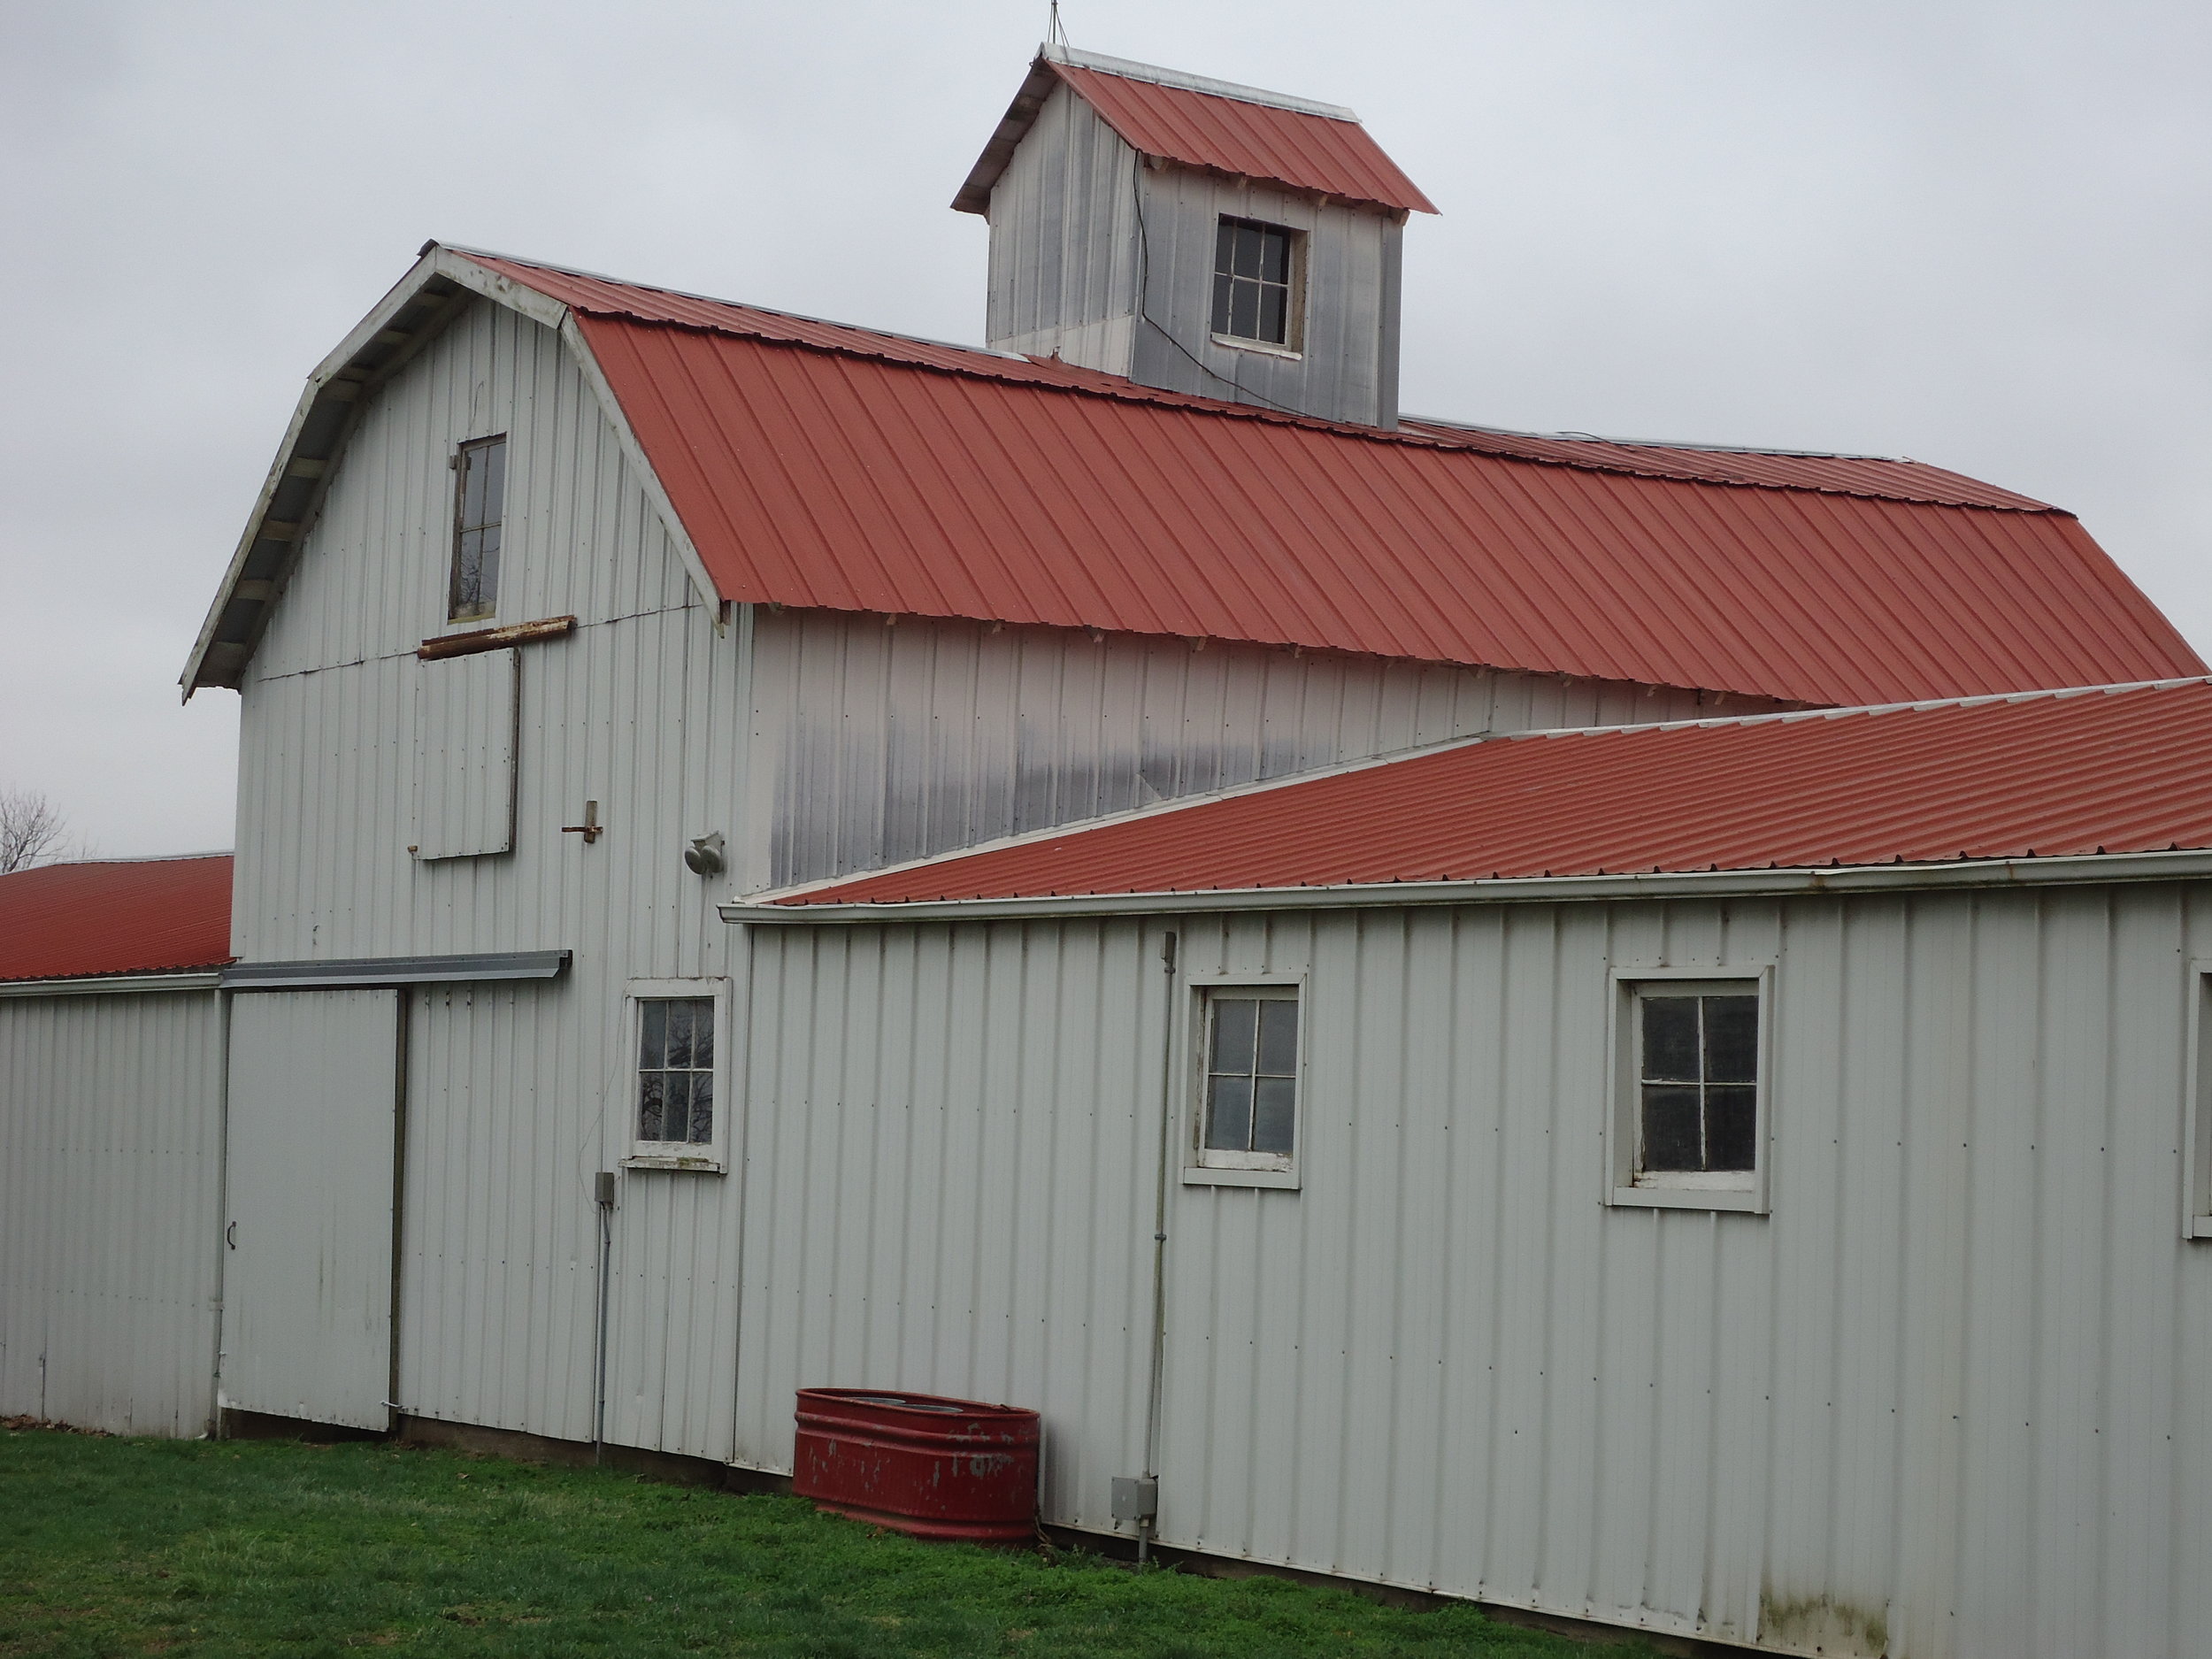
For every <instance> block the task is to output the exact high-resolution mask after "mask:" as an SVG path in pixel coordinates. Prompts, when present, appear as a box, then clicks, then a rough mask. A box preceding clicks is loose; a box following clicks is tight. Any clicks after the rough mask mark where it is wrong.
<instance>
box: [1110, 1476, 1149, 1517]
mask: <svg viewBox="0 0 2212 1659" xmlns="http://www.w3.org/2000/svg"><path fill="white" fill-rule="evenodd" d="M1159 1513H1160V1483H1159V1482H1158V1481H1156V1480H1153V1479H1148V1478H1147V1477H1146V1476H1143V1475H1116V1476H1115V1477H1114V1519H1116V1520H1117V1521H1149V1520H1152V1519H1154V1518H1155V1517H1157V1516H1158V1515H1159Z"/></svg>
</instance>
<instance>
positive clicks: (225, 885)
mask: <svg viewBox="0 0 2212 1659" xmlns="http://www.w3.org/2000/svg"><path fill="white" fill-rule="evenodd" d="M230 864H231V859H230V855H229V854H228V853H203V854H197V855H195V856H190V857H184V858H129V859H122V858H101V859H93V860H88V861H87V862H85V863H81V864H41V865H39V866H38V867H37V868H36V869H35V870H19V871H17V872H15V873H14V874H13V875H6V876H0V983H4V982H6V981H9V980H22V979H88V978H91V977H94V976H110V975H116V974H140V973H176V972H185V971H188V970H194V969H214V968H219V967H221V966H222V965H223V964H225V963H227V962H228V961H229V960H230Z"/></svg>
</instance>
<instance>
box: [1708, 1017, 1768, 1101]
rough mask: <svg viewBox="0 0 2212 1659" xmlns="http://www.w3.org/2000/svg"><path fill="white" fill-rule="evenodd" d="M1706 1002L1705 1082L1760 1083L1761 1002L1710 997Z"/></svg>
mask: <svg viewBox="0 0 2212 1659" xmlns="http://www.w3.org/2000/svg"><path fill="white" fill-rule="evenodd" d="M1704 1001H1705V1080H1706V1081H1707V1082H1709V1083H1755V1082H1757V1081H1758V1079H1759V999H1758V998H1757V997H1755V996H1709V997H1707V998H1705V999H1704Z"/></svg>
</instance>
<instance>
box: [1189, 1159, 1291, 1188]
mask: <svg viewBox="0 0 2212 1659" xmlns="http://www.w3.org/2000/svg"><path fill="white" fill-rule="evenodd" d="M1304 1184H1305V1183H1304V1182H1303V1181H1302V1179H1300V1177H1299V1174H1298V1171H1296V1170H1223V1169H1216V1168H1214V1167H1213V1165H1211V1164H1187V1165H1185V1166H1184V1169H1183V1185H1184V1186H1186V1187H1274V1188H1276V1189H1277V1190H1278V1191H1286V1192H1295V1191H1297V1190H1298V1188H1299V1187H1302V1186H1303V1185H1304Z"/></svg>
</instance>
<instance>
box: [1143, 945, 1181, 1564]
mask: <svg viewBox="0 0 2212 1659" xmlns="http://www.w3.org/2000/svg"><path fill="white" fill-rule="evenodd" d="M1175 946H1176V935H1175V934H1173V933H1166V934H1164V935H1163V936H1162V937H1161V940H1160V965H1161V968H1162V969H1163V971H1164V973H1165V974H1166V987H1167V997H1166V1002H1165V1004H1164V1007H1165V1011H1166V1016H1167V1018H1165V1019H1164V1021H1163V1022H1162V1023H1161V1027H1160V1156H1159V1166H1158V1169H1157V1170H1156V1172H1155V1177H1154V1182H1153V1195H1152V1365H1151V1375H1150V1382H1149V1386H1148V1390H1147V1393H1146V1395H1145V1404H1144V1479H1145V1483H1146V1488H1147V1490H1148V1491H1149V1492H1150V1493H1151V1494H1153V1498H1152V1506H1151V1508H1152V1512H1151V1513H1150V1514H1148V1515H1146V1516H1144V1517H1141V1518H1140V1519H1139V1520H1138V1522H1137V1565H1138V1566H1139V1567H1140V1568H1141V1567H1143V1566H1144V1565H1146V1564H1147V1563H1148V1562H1149V1561H1150V1560H1151V1559H1152V1535H1153V1534H1154V1533H1155V1532H1157V1531H1158V1530H1159V1525H1160V1506H1159V1496H1158V1494H1159V1490H1160V1391H1161V1386H1162V1383H1163V1379H1164V1375H1165V1372H1166V1361H1167V1171H1168V1160H1169V1158H1170V1157H1171V1155H1172V1153H1173V1149H1174V1148H1173V1142H1174V1134H1173V1132H1172V1125H1173V1123H1174V1119H1175Z"/></svg>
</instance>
